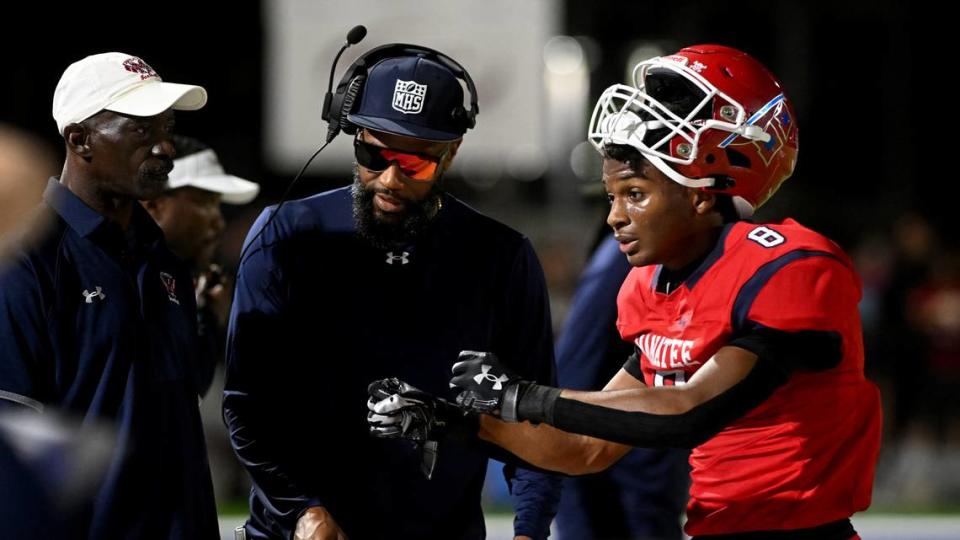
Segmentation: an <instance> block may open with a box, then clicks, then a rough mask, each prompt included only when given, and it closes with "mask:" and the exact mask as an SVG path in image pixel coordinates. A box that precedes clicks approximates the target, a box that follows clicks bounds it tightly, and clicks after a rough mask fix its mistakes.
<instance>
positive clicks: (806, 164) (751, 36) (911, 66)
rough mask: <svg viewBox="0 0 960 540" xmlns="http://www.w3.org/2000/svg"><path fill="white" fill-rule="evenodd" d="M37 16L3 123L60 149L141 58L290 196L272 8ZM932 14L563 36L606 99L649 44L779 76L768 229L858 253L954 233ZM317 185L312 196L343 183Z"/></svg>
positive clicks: (693, 8) (600, 26) (794, 15)
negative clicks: (877, 239) (59, 127)
mask: <svg viewBox="0 0 960 540" xmlns="http://www.w3.org/2000/svg"><path fill="white" fill-rule="evenodd" d="M36 4H38V5H36V6H33V5H30V6H26V5H25V6H22V7H21V8H17V10H16V11H17V12H18V13H19V12H20V11H21V9H22V10H24V11H25V13H23V14H22V15H18V16H13V15H12V14H11V13H12V11H11V9H12V8H11V7H10V6H9V5H7V6H5V10H6V13H5V15H4V20H5V23H4V34H3V36H2V38H0V39H2V42H0V43H2V45H3V49H2V50H3V58H4V71H5V73H4V77H3V82H4V84H2V85H0V86H2V90H0V92H2V94H0V96H2V100H0V121H3V122H6V123H9V124H13V125H16V126H19V127H22V128H24V129H26V130H28V131H31V132H34V133H36V134H38V135H40V136H42V137H43V138H44V139H45V140H47V141H48V142H50V143H51V144H56V145H57V148H59V147H60V144H59V139H58V136H57V134H56V132H55V131H56V130H55V128H54V123H53V120H52V118H51V117H50V102H51V98H52V95H53V89H54V87H55V86H56V82H57V80H58V79H59V77H60V74H61V73H62V71H63V69H64V68H65V67H66V66H67V65H68V64H69V63H70V62H73V61H75V60H77V59H80V58H82V57H83V56H86V55H88V54H92V53H97V52H103V51H107V50H119V51H123V52H128V53H131V54H136V55H139V56H141V57H143V58H144V59H146V60H147V62H149V63H150V64H151V65H152V66H153V67H154V68H155V69H156V70H157V71H158V72H159V73H160V74H161V75H162V76H163V77H164V79H165V80H169V81H174V82H186V83H195V84H201V85H203V86H205V87H206V88H207V90H208V91H209V93H210V95H211V100H210V102H209V104H208V106H207V108H206V109H205V111H204V112H203V114H202V115H199V114H198V115H195V116H194V115H189V114H182V115H180V117H179V119H178V125H179V130H180V131H182V132H184V133H189V134H191V135H194V136H197V137H198V138H201V139H203V140H205V141H207V142H208V143H209V144H211V145H212V146H213V147H214V148H216V149H218V150H219V153H220V154H221V158H222V161H224V163H225V166H226V167H227V169H228V170H231V171H232V172H235V173H236V174H238V175H240V176H247V177H250V178H256V179H258V180H259V181H260V182H261V183H262V184H264V189H265V193H266V194H267V197H268V198H271V197H272V198H275V197H277V196H279V194H280V192H281V191H282V187H283V186H284V185H285V183H286V180H287V179H286V177H285V176H281V175H278V174H276V173H275V172H273V171H270V170H267V169H266V168H265V166H264V165H263V164H262V162H261V143H262V137H263V135H262V129H261V128H262V124H263V122H262V104H261V90H260V86H261V79H262V73H263V53H262V45H263V39H264V35H263V27H264V24H263V22H262V20H261V8H260V5H259V4H258V3H256V2H233V3H231V4H229V8H228V9H225V8H220V7H212V6H210V5H208V4H206V3H201V2H191V3H186V2H166V3H161V4H156V5H150V6H148V5H147V4H145V3H144V4H137V5H136V7H131V6H132V5H133V4H132V3H129V4H126V5H125V4H119V5H120V6H121V7H119V8H117V9H115V10H113V11H112V12H111V14H110V15H102V14H97V13H92V12H91V11H89V10H68V11H64V10H63V9H61V8H53V7H50V6H48V5H47V4H45V3H44V4H42V5H40V4H41V3H39V2H38V3H36ZM932 5H933V4H932V3H930V4H925V3H917V2H913V3H909V4H907V3H901V2H890V1H888V2H801V1H786V2H759V1H740V2H709V3H708V2H693V1H683V0H674V1H672V2H657V3H654V2H612V1H601V0H592V1H583V2H581V1H572V2H569V5H568V7H567V10H566V15H565V21H566V23H565V24H566V28H564V29H562V31H563V32H564V33H567V34H570V35H588V36H590V37H592V38H593V39H594V40H596V42H597V43H598V45H599V46H600V47H599V48H600V51H601V53H602V56H601V59H602V63H601V64H600V65H599V67H598V68H597V69H596V70H595V71H594V73H593V75H592V77H593V79H592V88H593V92H594V93H595V94H597V93H599V92H600V91H601V90H602V89H603V88H604V87H606V86H607V85H608V84H610V83H612V82H615V81H618V80H620V79H621V78H622V66H623V64H624V62H625V61H626V56H627V55H628V54H629V50H630V48H631V47H630V46H629V44H630V43H631V42H633V41H636V40H659V41H664V42H669V43H673V44H675V45H682V44H689V43H697V42H701V43H702V42H719V43H724V44H728V45H732V46H735V47H738V48H742V49H744V50H746V51H748V52H750V53H751V54H753V55H754V56H756V57H757V58H758V59H760V60H761V61H762V62H764V63H765V64H767V65H768V67H770V68H771V70H772V71H773V72H774V73H777V74H778V75H779V76H780V78H781V79H782V80H783V83H784V86H785V87H786V88H787V91H788V94H789V95H790V96H791V97H792V98H793V99H794V101H795V104H796V108H797V113H798V117H799V124H800V128H801V148H802V151H801V153H800V159H799V164H798V168H797V171H796V173H795V175H794V177H793V178H792V179H791V180H790V181H789V182H788V183H787V184H785V187H784V188H783V190H782V192H781V194H780V195H779V196H778V197H775V198H774V200H773V201H772V202H771V203H770V205H769V208H765V213H766V214H770V215H775V216H780V215H784V214H791V215H796V216H798V217H799V218H800V219H801V221H803V222H805V223H807V224H810V225H812V226H814V227H817V228H820V229H821V230H823V231H824V232H826V233H827V234H831V235H833V236H834V237H836V238H837V239H838V240H840V241H841V243H846V242H852V241H853V240H855V239H856V237H857V236H859V235H860V234H862V232H863V231H864V230H867V229H877V228H878V227H883V224H884V223H885V222H888V221H890V220H891V219H893V218H895V217H896V216H897V215H899V214H901V213H903V212H905V211H907V210H909V209H915V210H918V211H920V212H922V213H924V214H925V215H927V216H928V217H929V218H931V219H932V220H934V222H936V223H937V224H938V226H939V228H940V230H941V231H942V232H944V231H946V230H947V229H946V227H947V223H946V220H947V215H948V213H949V210H950V209H949V208H948V206H949V205H950V204H951V202H952V201H953V200H955V199H956V196H955V195H956V191H957V190H956V188H955V187H954V185H955V180H954V176H955V175H954V174H952V173H951V172H950V171H946V172H944V169H946V166H947V164H948V163H950V162H951V160H950V158H951V157H952V156H953V152H954V149H953V145H952V144H951V143H950V139H948V138H947V137H946V133H945V132H946V131H947V123H948V122H950V121H951V120H953V115H952V113H953V111H954V110H955V109H956V106H955V104H954V102H955V101H956V99H957V98H956V96H955V95H954V93H953V92H952V91H951V90H950V88H949V87H948V86H947V84H946V81H947V78H948V77H949V70H951V69H952V68H953V65H954V64H955V63H956V62H955V61H954V60H953V59H952V57H951V56H950V54H949V53H950V52H951V50H950V48H948V47H946V46H945V45H941V43H942V42H944V41H946V39H945V37H944V36H947V35H949V34H947V33H946V32H949V31H950V30H949V29H947V28H943V29H942V30H941V29H939V28H938V27H939V26H945V25H946V24H947V21H944V22H942V23H941V22H938V21H940V20H941V19H944V17H943V14H942V13H939V12H937V11H934V10H933V9H931V7H930V6H932ZM98 9H99V8H98ZM100 11H101V12H103V11H105V10H103V9H100ZM360 22H362V21H360ZM332 38H333V39H337V40H339V39H342V38H340V37H339V36H332ZM41 43H42V44H41ZM342 69H343V68H342V67H341V68H340V70H342ZM338 71H339V70H338ZM319 92H322V89H318V93H319ZM593 97H594V98H595V97H596V96H593ZM316 121H317V122H320V121H321V120H320V119H319V115H318V118H316ZM305 157H306V156H305ZM306 180H307V182H305V183H304V185H302V186H301V188H300V189H299V190H298V192H297V193H298V194H304V193H308V192H315V191H319V190H321V189H323V188H325V187H328V186H330V185H333V183H335V182H337V181H338V180H339V182H340V183H342V182H343V180H342V179H322V178H316V179H306ZM785 194H786V196H785ZM762 215H764V214H761V216H762Z"/></svg>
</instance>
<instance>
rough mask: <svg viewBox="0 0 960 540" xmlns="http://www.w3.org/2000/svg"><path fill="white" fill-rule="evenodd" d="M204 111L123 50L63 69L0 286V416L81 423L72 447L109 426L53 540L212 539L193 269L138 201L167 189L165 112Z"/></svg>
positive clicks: (198, 101)
mask: <svg viewBox="0 0 960 540" xmlns="http://www.w3.org/2000/svg"><path fill="white" fill-rule="evenodd" d="M206 101H207V93H206V91H205V90H204V89H203V88H200V87H199V86H189V85H182V84H173V83H165V82H162V81H161V79H160V77H159V76H158V75H157V73H156V72H155V71H154V70H153V68H151V67H150V66H149V65H147V63H146V62H144V61H143V60H141V59H140V58H137V57H135V56H130V55H127V54H123V53H104V54H97V55H93V56H88V57H86V58H84V59H83V60H80V61H78V62H75V63H74V64H72V65H70V66H69V67H68V68H67V69H66V71H65V72H64V73H63V76H62V77H61V78H60V82H59V83H58V84H57V89H56V92H55V93H54V97H53V117H54V120H56V123H57V129H58V131H59V133H60V134H61V136H62V137H63V140H64V145H65V150H66V160H65V163H64V165H63V171H62V173H61V174H60V177H59V178H57V177H53V178H51V179H50V181H49V183H48V184H47V188H46V191H45V192H44V194H43V202H42V204H41V205H40V207H39V209H38V213H39V214H40V215H41V216H42V217H43V218H46V219H45V220H46V221H47V222H48V223H49V224H50V225H49V226H48V227H47V229H46V230H45V231H44V232H43V233H42V234H41V235H40V236H39V237H38V238H36V239H34V241H33V242H32V243H30V244H29V245H24V246H21V247H20V249H19V250H18V252H17V253H16V254H15V257H14V260H13V261H12V262H11V264H10V267H9V268H7V269H6V270H5V272H4V273H3V276H2V278H0V408H2V407H14V408H16V407H19V408H22V409H23V410H32V411H36V412H37V413H43V412H44V411H45V410H51V409H59V410H61V411H64V412H66V413H67V414H70V415H76V416H78V417H82V418H83V424H84V428H83V430H82V434H81V438H82V439H83V440H87V439H89V437H90V435H91V433H90V432H89V429H88V427H89V426H90V425H93V424H95V423H96V422H95V421H96V420H104V421H107V422H111V423H113V425H114V428H115V438H114V439H113V440H112V441H111V444H110V452H109V457H108V460H109V465H108V469H107V474H106V475H105V476H104V477H103V478H102V479H98V481H97V482H96V484H97V487H96V494H95V496H94V497H92V498H90V500H87V501H85V504H81V505H80V506H81V507H82V508H81V510H79V511H78V512H77V513H76V514H75V515H74V514H71V515H68V516H63V515H61V516H57V517H59V518H61V519H62V520H63V521H64V523H63V529H64V530H65V533H64V534H63V535H62V537H64V538H168V539H173V538H176V539H194V538H216V537H217V514H216V508H215V506H214V500H213V489H212V486H211V483H210V471H209V467H208V466H207V458H206V450H205V448H204V441H203V432H202V429H201V424H200V413H199V410H198V407H197V395H198V393H199V384H200V381H199V379H200V373H199V371H200V370H199V364H198V362H197V355H196V352H197V350H196V349H197V335H196V305H195V302H194V297H193V291H192V288H191V287H190V273H189V271H188V270H187V268H186V267H184V266H183V263H182V262H181V261H180V260H179V259H178V258H177V257H175V256H174V255H173V254H172V253H171V252H170V251H169V250H168V249H167V247H166V244H165V243H164V240H163V233H162V232H161V231H160V229H159V227H157V225H156V223H154V222H153V220H152V219H151V218H150V215H149V214H148V213H147V212H146V211H145V210H144V209H143V208H142V207H141V206H140V205H139V204H138V202H137V201H138V200H141V199H151V198H153V197H156V196H158V195H159V194H160V193H162V192H163V191H164V190H165V189H166V188H167V175H168V173H169V172H170V170H171V168H172V167H173V159H174V157H175V155H176V151H175V150H174V148H173V144H172V141H171V134H172V131H173V126H174V112H173V111H174V110H194V109H199V108H201V107H203V106H204V104H205V103H206ZM59 457H60V458H61V459H59V460H57V459H55V458H53V457H52V458H51V459H50V461H51V463H54V462H61V461H64V459H63V458H65V457H66V456H59ZM70 489H71V485H70V483H69V482H65V483H64V484H63V485H56V486H54V487H53V491H54V492H56V493H58V494H60V493H66V492H69V490H70ZM38 535H39V536H36V537H41V536H43V534H42V533H38Z"/></svg>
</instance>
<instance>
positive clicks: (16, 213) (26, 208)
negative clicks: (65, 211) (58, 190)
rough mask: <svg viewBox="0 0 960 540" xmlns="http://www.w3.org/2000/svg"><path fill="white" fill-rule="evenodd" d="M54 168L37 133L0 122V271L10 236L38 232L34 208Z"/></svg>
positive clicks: (52, 157)
mask: <svg viewBox="0 0 960 540" xmlns="http://www.w3.org/2000/svg"><path fill="white" fill-rule="evenodd" d="M57 168H58V167H57V158H56V157H55V155H54V152H53V150H52V149H51V148H48V147H47V146H46V145H45V144H44V143H42V142H41V141H40V140H39V139H38V138H37V137H35V136H33V135H30V134H28V133H26V132H23V131H20V130H19V129H17V128H15V127H13V126H7V125H4V124H0V204H2V205H3V206H2V207H0V272H2V271H3V268H4V261H5V259H6V257H7V256H8V255H9V249H10V248H11V247H12V246H10V243H11V242H12V241H13V239H14V238H19V237H20V236H21V235H24V234H27V235H31V236H39V235H40V234H41V233H42V231H43V227H44V226H45V223H42V222H35V221H34V220H35V218H36V217H37V213H36V212H35V209H36V207H37V205H38V204H40V200H41V196H42V195H43V188H44V187H46V185H47V179H48V178H50V177H51V176H53V175H54V174H56V172H57Z"/></svg>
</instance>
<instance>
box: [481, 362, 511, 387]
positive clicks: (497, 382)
mask: <svg viewBox="0 0 960 540" xmlns="http://www.w3.org/2000/svg"><path fill="white" fill-rule="evenodd" d="M490 367H491V366H489V365H487V364H482V365H481V366H480V373H478V374H477V375H476V376H475V377H474V378H473V380H474V381H476V382H477V384H483V381H484V379H486V380H488V381H490V382H492V383H493V389H494V390H501V389H503V383H505V382H510V377H507V375H506V374H504V375H501V376H499V377H497V376H496V375H493V374H491V373H490Z"/></svg>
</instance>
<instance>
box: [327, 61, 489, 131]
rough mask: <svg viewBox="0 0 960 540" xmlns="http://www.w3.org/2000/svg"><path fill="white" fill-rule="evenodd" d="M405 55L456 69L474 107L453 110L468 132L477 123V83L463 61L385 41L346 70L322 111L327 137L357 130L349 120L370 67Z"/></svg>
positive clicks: (463, 128)
mask: <svg viewBox="0 0 960 540" xmlns="http://www.w3.org/2000/svg"><path fill="white" fill-rule="evenodd" d="M341 52H342V51H341ZM404 56H419V57H421V58H427V59H429V60H433V61H434V62H436V63H438V64H441V65H443V66H444V67H446V68H447V69H449V70H450V71H452V72H453V74H454V75H455V76H456V77H457V78H458V79H460V80H462V81H463V82H465V83H466V85H467V91H468V92H470V109H469V110H467V109H466V108H465V107H464V106H463V105H461V106H459V107H457V108H456V109H454V110H453V118H454V121H455V122H456V123H457V124H458V126H459V127H460V128H462V130H463V131H464V132H465V131H467V130H468V129H471V128H473V127H474V126H475V125H476V124H477V114H478V113H479V112H480V106H479V105H478V104H477V87H476V85H475V84H474V83H473V79H472V78H470V74H469V73H467V70H466V69H464V67H463V66H461V65H460V63H459V62H457V61H456V60H454V59H453V58H450V57H449V56H447V55H445V54H443V53H442V52H440V51H436V50H433V49H430V48H428V47H422V46H420V45H410V44H407V43H391V44H389V45H381V46H380V47H376V48H374V49H371V50H370V51H368V52H366V53H364V54H363V55H361V56H360V57H359V58H357V59H356V60H355V61H354V62H353V64H350V67H348V68H347V71H346V73H344V74H343V78H341V79H340V82H339V83H337V90H336V92H334V94H333V96H332V98H331V99H330V100H329V101H328V102H326V103H324V107H323V112H322V114H321V117H322V118H323V119H324V120H326V121H327V141H331V140H333V138H334V137H336V136H337V133H339V132H340V131H343V132H344V133H346V134H348V135H355V134H356V133H357V126H355V125H353V124H351V123H350V122H349V121H348V120H347V115H349V114H351V113H352V112H353V110H354V106H355V105H356V102H357V100H358V98H359V97H360V96H361V95H362V92H363V84H364V82H365V81H366V80H367V72H368V71H369V70H370V68H372V67H373V66H375V65H377V63H379V62H380V61H381V60H385V59H387V58H397V57H404Z"/></svg>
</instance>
